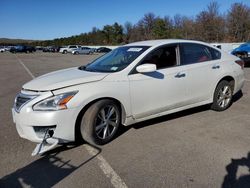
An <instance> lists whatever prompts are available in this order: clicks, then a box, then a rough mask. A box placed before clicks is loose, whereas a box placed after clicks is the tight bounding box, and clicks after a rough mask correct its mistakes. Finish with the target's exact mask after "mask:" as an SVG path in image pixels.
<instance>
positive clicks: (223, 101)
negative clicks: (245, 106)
mask: <svg viewBox="0 0 250 188" xmlns="http://www.w3.org/2000/svg"><path fill="white" fill-rule="evenodd" d="M232 98H233V87H232V84H230V82H228V81H226V80H223V81H221V82H220V83H219V84H218V86H217V87H216V89H215V92H214V99H213V104H212V106H211V109H213V110H215V111H223V110H226V109H227V108H228V107H229V106H230V105H231V103H232Z"/></svg>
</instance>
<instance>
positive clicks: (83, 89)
mask: <svg viewBox="0 0 250 188" xmlns="http://www.w3.org/2000/svg"><path fill="white" fill-rule="evenodd" d="M243 67H244V62H242V61H241V60H240V59H239V58H237V57H235V56H233V55H230V54H228V53H226V52H222V51H220V50H219V49H217V48H215V47H213V46H210V45H208V44H206V43H203V42H198V41H189V40H152V41H142V42H136V43H132V44H127V45H125V46H121V47H118V48H116V49H114V50H113V51H111V52H109V53H107V54H105V55H104V56H102V57H100V58H98V59H96V60H94V61H93V62H92V63H90V64H88V65H86V66H81V67H75V68H70V69H65V70H60V71H56V72H52V73H49V74H46V75H43V76H40V77H38V78H35V79H34V80H32V81H30V82H28V83H26V84H25V85H23V88H22V90H21V92H20V93H19V94H18V95H17V96H16V99H15V104H14V107H13V110H12V112H13V119H14V122H15V123H16V128H17V131H18V133H19V135H20V136H21V137H23V138H26V139H28V140H31V141H33V142H38V143H39V144H38V145H37V147H36V148H35V150H34V152H33V155H35V154H39V153H43V152H45V151H47V150H49V149H51V148H53V147H54V146H55V145H56V144H60V143H66V142H71V141H75V140H76V138H77V136H80V137H82V138H83V139H84V140H86V141H87V142H89V143H91V144H97V145H102V144H106V143H108V142H109V141H111V140H112V139H113V138H114V136H115V135H116V132H117V130H118V129H119V127H120V126H121V125H124V126H128V125H131V124H133V123H136V122H140V121H144V120H147V119H151V118H155V117H159V116H163V115H166V114H170V113H174V112H177V111H181V110H185V109H189V108H193V107H196V106H200V105H205V104H211V108H212V109H213V110H216V111H223V110H225V109H227V108H228V107H229V106H230V105H231V103H232V97H233V95H234V94H235V93H236V92H238V91H239V90H241V88H242V87H243V83H244V75H243Z"/></svg>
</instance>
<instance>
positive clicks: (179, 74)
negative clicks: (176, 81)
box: [175, 72, 186, 78]
mask: <svg viewBox="0 0 250 188" xmlns="http://www.w3.org/2000/svg"><path fill="white" fill-rule="evenodd" d="M185 76H186V74H185V73H184V72H178V73H177V74H176V75H175V78H183V77H185Z"/></svg>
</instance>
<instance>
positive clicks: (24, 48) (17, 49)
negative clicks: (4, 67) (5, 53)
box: [10, 45, 36, 53]
mask: <svg viewBox="0 0 250 188" xmlns="http://www.w3.org/2000/svg"><path fill="white" fill-rule="evenodd" d="M35 51H36V49H35V48H34V47H33V46H25V45H18V46H14V47H12V48H11V49H10V52H12V53H18V52H24V53H32V52H35Z"/></svg>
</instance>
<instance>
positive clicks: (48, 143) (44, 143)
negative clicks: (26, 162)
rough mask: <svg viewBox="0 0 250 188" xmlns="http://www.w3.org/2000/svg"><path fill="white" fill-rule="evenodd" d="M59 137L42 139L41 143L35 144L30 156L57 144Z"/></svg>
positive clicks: (41, 152)
mask: <svg viewBox="0 0 250 188" xmlns="http://www.w3.org/2000/svg"><path fill="white" fill-rule="evenodd" d="M58 143H59V139H57V138H52V137H51V138H47V139H44V140H43V141H42V142H41V143H39V144H37V145H36V147H35V149H34V150H33V152H32V154H31V155H32V156H35V155H39V154H43V153H45V152H47V151H49V150H51V149H53V148H55V147H56V146H57V144H58Z"/></svg>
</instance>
